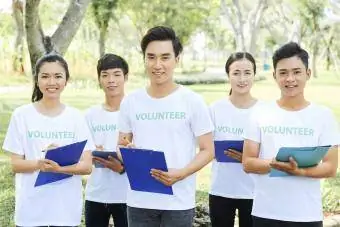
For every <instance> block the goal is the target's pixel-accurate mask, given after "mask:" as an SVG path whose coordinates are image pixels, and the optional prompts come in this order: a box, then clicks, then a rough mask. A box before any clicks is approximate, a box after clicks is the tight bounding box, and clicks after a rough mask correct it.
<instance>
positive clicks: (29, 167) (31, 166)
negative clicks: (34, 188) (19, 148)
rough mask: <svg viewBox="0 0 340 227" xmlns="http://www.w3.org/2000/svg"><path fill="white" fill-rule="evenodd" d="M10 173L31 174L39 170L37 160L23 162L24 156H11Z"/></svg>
mask: <svg viewBox="0 0 340 227" xmlns="http://www.w3.org/2000/svg"><path fill="white" fill-rule="evenodd" d="M11 164H12V171H13V172H14V173H33V172H34V171H37V170H39V169H40V165H39V161H38V160H25V156H24V155H18V154H13V153H12V154H11Z"/></svg>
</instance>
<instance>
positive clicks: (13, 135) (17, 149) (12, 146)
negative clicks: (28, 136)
mask: <svg viewBox="0 0 340 227" xmlns="http://www.w3.org/2000/svg"><path fill="white" fill-rule="evenodd" d="M20 131H24V130H23V129H22V130H20V118H19V116H18V114H17V112H16V111H14V112H13V114H12V116H11V120H10V122H9V126H8V129H7V133H6V137H5V140H4V144H3V146H2V149H3V150H5V151H8V152H11V153H14V154H18V155H25V152H24V148H23V144H22V141H23V140H22V138H21V137H22V135H21V133H20Z"/></svg>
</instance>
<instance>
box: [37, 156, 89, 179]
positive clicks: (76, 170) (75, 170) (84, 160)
mask: <svg viewBox="0 0 340 227" xmlns="http://www.w3.org/2000/svg"><path fill="white" fill-rule="evenodd" d="M42 161H43V162H44V165H43V166H42V167H41V169H40V170H41V171H44V172H55V173H65V174H71V175H88V174H91V172H92V155H91V151H84V152H83V154H82V157H81V159H80V161H79V162H78V163H77V164H74V165H70V166H59V165H58V163H56V162H54V161H52V160H48V159H44V160H42Z"/></svg>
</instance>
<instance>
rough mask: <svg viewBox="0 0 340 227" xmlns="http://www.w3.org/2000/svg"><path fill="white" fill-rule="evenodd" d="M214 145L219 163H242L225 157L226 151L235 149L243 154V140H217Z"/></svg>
mask: <svg viewBox="0 0 340 227" xmlns="http://www.w3.org/2000/svg"><path fill="white" fill-rule="evenodd" d="M214 145H215V158H216V160H217V161H218V162H232V163H240V162H239V161H237V160H235V159H233V158H231V157H228V156H227V155H225V154H224V151H226V150H228V149H234V150H237V151H239V152H243V140H217V141H214Z"/></svg>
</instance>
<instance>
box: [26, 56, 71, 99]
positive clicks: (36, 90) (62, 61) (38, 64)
mask: <svg viewBox="0 0 340 227" xmlns="http://www.w3.org/2000/svg"><path fill="white" fill-rule="evenodd" d="M46 62H58V63H59V64H60V65H61V66H62V67H63V68H64V70H65V73H66V81H68V79H69V78H70V72H69V70H68V65H67V62H66V61H65V59H64V58H63V57H62V56H61V55H59V54H57V53H56V52H51V53H49V54H45V55H43V56H42V57H41V58H39V59H38V61H37V62H36V64H35V70H34V85H33V93H32V98H31V101H32V102H37V101H39V100H41V99H42V97H43V93H42V92H41V91H40V89H39V87H38V75H39V71H40V68H41V66H42V65H43V64H44V63H46Z"/></svg>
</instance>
